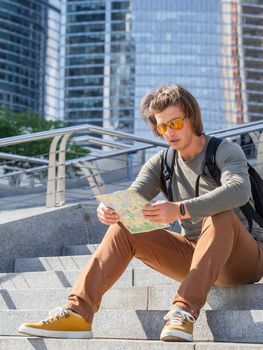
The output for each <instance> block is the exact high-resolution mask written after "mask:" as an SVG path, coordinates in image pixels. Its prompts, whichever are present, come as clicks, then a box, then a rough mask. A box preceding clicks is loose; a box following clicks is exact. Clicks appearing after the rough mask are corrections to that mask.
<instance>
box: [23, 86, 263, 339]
mask: <svg viewBox="0 0 263 350" xmlns="http://www.w3.org/2000/svg"><path fill="white" fill-rule="evenodd" d="M141 106H142V114H143V116H144V118H145V119H146V121H147V122H148V123H149V125H150V127H151V128H152V130H153V132H154V133H155V134H156V135H157V136H161V137H163V138H164V139H165V140H166V141H167V143H168V144H169V145H170V146H172V147H173V148H174V149H175V150H176V151H177V152H176V160H175V167H174V176H173V183H172V185H173V197H174V198H175V201H174V202H169V201H158V202H156V203H154V204H152V205H148V206H146V207H145V208H144V209H143V213H144V216H145V217H146V218H148V219H150V220H152V221H153V222H157V223H172V222H174V221H175V220H180V223H181V226H182V233H181V234H178V233H175V232H172V231H169V230H165V229H159V230H155V231H151V232H143V233H139V234H135V235H133V234H131V233H130V232H129V231H128V230H127V229H126V228H125V227H124V226H123V225H122V224H121V223H120V222H119V217H118V215H117V214H116V213H114V212H113V211H112V210H111V209H109V208H107V207H105V206H104V205H103V204H100V205H99V207H98V209H97V213H98V218H99V220H100V221H101V222H102V223H104V224H106V225H110V227H109V229H108V231H107V232H106V234H105V237H104V239H103V240H102V242H101V244H100V246H99V248H98V249H97V250H96V252H95V253H94V255H93V258H92V259H91V261H90V262H89V263H88V264H87V265H86V266H85V267H84V269H83V270H82V271H81V273H80V275H79V277H78V279H77V281H76V283H75V286H74V288H73V290H72V292H71V293H70V295H69V297H68V301H67V303H66V305H65V307H64V308H62V309H60V310H59V311H58V312H57V313H55V314H54V315H53V316H52V315H51V316H50V317H48V318H47V319H46V320H44V321H41V322H38V323H27V324H23V325H22V326H21V327H20V328H19V331H20V332H21V333H26V334H30V335H38V336H46V337H75V338H78V337H80V338H81V337H85V338H90V337H91V336H92V331H91V324H92V319H93V316H94V313H95V312H96V311H98V309H99V306H100V302H101V298H102V296H103V294H104V293H105V292H106V291H107V290H108V289H109V288H110V287H111V286H112V285H113V284H114V282H116V280H117V279H118V278H119V277H120V276H121V275H122V273H123V272H124V271H125V269H126V267H127V266H128V264H129V262H130V261H131V259H132V258H133V257H134V256H135V257H136V258H138V259H140V260H142V261H143V262H144V263H145V264H147V265H148V266H150V267H152V268H153V269H155V270H157V271H159V272H161V273H163V274H165V275H167V276H169V277H171V278H173V279H175V280H177V281H180V282H181V285H180V288H179V289H178V291H177V293H176V295H175V297H174V300H173V301H172V304H173V305H172V307H171V310H170V311H169V312H168V313H167V314H166V316H165V317H164V319H165V320H166V324H165V326H164V328H163V330H162V333H161V337H160V338H161V340H164V341H171V340H172V341H177V340H187V341H191V340H192V333H193V324H194V322H195V321H196V319H197V317H198V315H199V312H200V310H201V308H202V306H203V305H204V304H205V301H206V297H207V294H208V292H209V290H210V288H211V287H212V286H213V285H215V284H216V285H224V286H225V285H235V284H245V283H253V282H256V281H258V280H260V279H261V277H262V275H263V249H262V248H261V247H260V246H259V245H258V244H257V242H256V240H255V239H254V238H253V237H252V235H251V234H250V233H249V232H248V230H247V229H246V227H245V225H244V224H243V223H242V222H241V221H243V222H244V223H245V220H244V218H243V217H242V215H241V212H240V210H239V209H238V208H239V207H240V206H242V205H243V204H245V203H246V202H247V201H248V200H249V198H250V195H251V193H250V181H249V176H248V172H247V161H246V157H245V155H244V153H243V151H242V150H241V148H240V147H239V146H238V145H237V144H235V143H231V142H228V141H226V140H224V141H223V142H222V143H221V144H220V146H219V148H218V150H217V153H216V163H217V165H218V167H219V169H221V183H222V185H221V186H220V187H217V185H216V183H215V181H214V180H213V179H212V178H211V177H210V176H209V175H207V176H205V177H204V176H201V178H200V183H199V197H195V186H196V181H197V177H198V175H200V174H202V173H203V167H204V162H205V153H206V147H207V144H208V140H209V137H208V136H206V135H205V134H204V133H203V126H202V120H201V114H200V109H199V106H198V103H197V101H196V100H195V98H194V97H193V96H192V95H191V94H190V93H189V92H188V91H187V90H186V89H184V88H183V87H181V86H178V85H170V86H163V87H161V88H159V89H157V90H156V91H154V92H152V93H150V94H148V95H146V96H145V97H144V99H143V101H142V105H141ZM160 176H161V152H159V153H157V154H156V155H154V156H153V157H151V159H150V160H148V161H147V162H146V164H145V165H144V166H143V167H142V169H141V171H140V173H139V175H138V176H137V178H136V180H135V181H134V183H133V184H132V185H131V188H133V189H135V190H137V191H138V192H139V193H140V194H141V195H143V196H144V197H145V198H147V199H148V200H151V199H153V198H154V197H155V196H156V195H157V194H158V193H159V192H160V191H161V180H160Z"/></svg>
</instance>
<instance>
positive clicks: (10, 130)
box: [0, 106, 89, 165]
mask: <svg viewBox="0 0 263 350" xmlns="http://www.w3.org/2000/svg"><path fill="white" fill-rule="evenodd" d="M63 126H64V125H63V123H62V122H61V121H53V120H45V119H44V118H42V117H41V116H39V115H38V114H36V113H34V112H32V111H27V112H17V113H15V112H12V111H11V110H10V108H9V107H7V106H0V138H5V137H10V136H17V135H23V134H31V133H34V132H38V131H46V130H52V129H57V128H62V127H63ZM51 141H52V138H50V139H44V140H39V141H33V142H26V143H21V144H17V145H12V146H7V147H0V152H5V153H12V154H16V155H23V156H28V157H34V156H37V157H45V158H47V157H48V154H49V148H50V144H51ZM88 153H89V151H88V150H87V149H83V148H82V147H80V146H79V145H75V144H73V143H72V142H71V141H69V142H68V144H67V153H66V158H67V159H72V158H77V157H81V156H85V155H87V154H88ZM20 165H21V164H20Z"/></svg>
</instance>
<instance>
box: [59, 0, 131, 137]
mask: <svg viewBox="0 0 263 350" xmlns="http://www.w3.org/2000/svg"><path fill="white" fill-rule="evenodd" d="M130 14H131V7H130V1H121V2H120V1H111V0H104V1H90V0H86V1H75V0H68V1H67V2H66V30H65V77H64V83H65V89H64V93H65V95H64V120H65V122H66V123H67V124H68V125H73V124H81V123H87V122H88V123H92V124H94V125H99V126H105V127H110V128H115V129H121V130H123V131H129V132H133V130H134V126H133V124H134V45H133V40H132V32H131V18H130V17H131V15H130Z"/></svg>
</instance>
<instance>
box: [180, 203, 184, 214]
mask: <svg viewBox="0 0 263 350" xmlns="http://www.w3.org/2000/svg"><path fill="white" fill-rule="evenodd" d="M180 213H181V215H185V207H184V205H183V204H180Z"/></svg>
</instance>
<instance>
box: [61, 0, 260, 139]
mask: <svg viewBox="0 0 263 350" xmlns="http://www.w3.org/2000/svg"><path fill="white" fill-rule="evenodd" d="M67 4H68V5H67V11H66V12H67V21H66V28H67V29H66V55H65V56H66V69H65V72H66V74H65V94H66V95H65V106H64V107H65V109H64V110H65V120H67V121H68V122H69V123H82V122H89V123H95V124H97V125H104V126H107V127H114V128H120V129H122V130H126V131H131V132H134V133H136V134H139V135H142V136H150V135H151V134H150V132H149V131H148V130H147V128H146V127H145V124H144V122H143V121H142V119H141V117H140V115H139V103H140V100H141V98H142V96H143V95H144V94H145V92H147V91H150V90H151V89H153V88H155V87H156V86H158V85H162V84H167V83H174V82H176V83H179V84H182V85H184V86H185V87H186V88H188V89H189V90H190V91H191V92H192V93H193V94H194V95H195V96H196V97H197V99H198V101H199V103H200V106H201V110H202V116H203V121H204V128H205V131H207V132H209V131H213V130H217V129H221V128H225V127H228V126H233V125H235V124H236V123H240V122H247V121H252V120H258V119H259V118H262V117H263V110H262V105H263V94H262V92H261V90H262V89H260V88H262V81H263V76H262V74H263V73H262V72H263V66H262V62H263V61H262V52H263V51H262V50H263V47H262V42H263V40H262V34H263V29H262V28H263V26H262V18H263V17H262V9H263V3H262V0H241V1H238V0H232V1H231V0H209V1H207V0H198V1H196V0H184V1H175V0H143V1H141V0H104V1H102V0H101V1H99V0H82V1H81V0H75V1H73V0H68V1H67Z"/></svg>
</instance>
